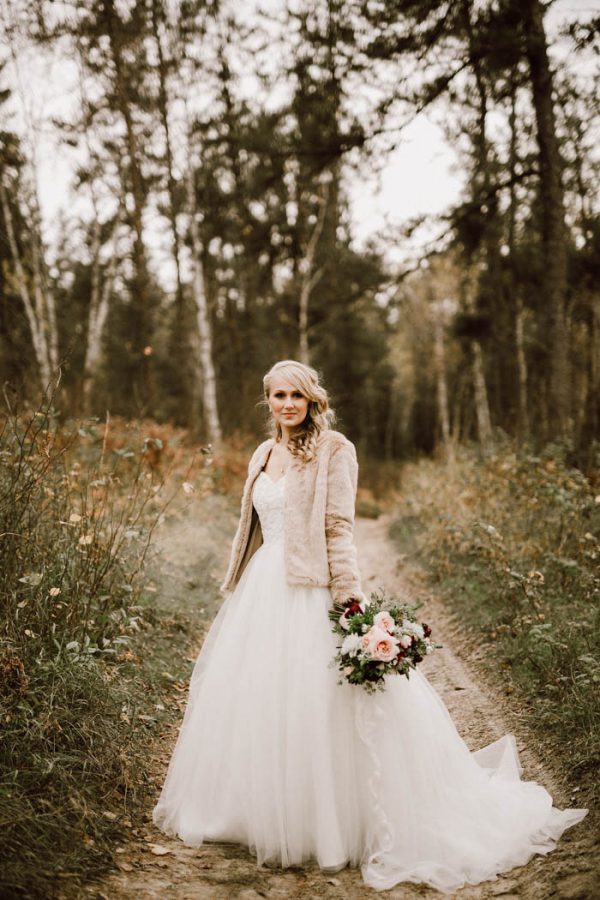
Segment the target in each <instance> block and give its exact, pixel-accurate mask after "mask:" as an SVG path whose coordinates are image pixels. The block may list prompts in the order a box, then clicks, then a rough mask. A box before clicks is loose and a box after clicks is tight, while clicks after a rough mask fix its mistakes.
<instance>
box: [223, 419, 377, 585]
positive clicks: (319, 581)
mask: <svg viewBox="0 0 600 900" xmlns="http://www.w3.org/2000/svg"><path fill="white" fill-rule="evenodd" d="M274 443H275V440H274V438H269V439H268V440H266V441H263V442H262V444H259V446H258V447H257V448H256V450H255V451H254V453H253V454H252V458H251V459H250V463H249V465H248V477H247V479H246V483H245V485H244V490H243V493H242V502H241V515H240V520H239V524H238V528H237V531H236V534H235V537H234V539H233V545H232V548H231V557H230V560H229V566H228V569H227V574H226V576H225V580H224V581H223V583H222V584H221V587H220V590H221V592H222V593H226V592H227V591H231V590H233V589H234V587H235V586H236V584H237V582H238V581H239V579H240V577H241V574H242V572H243V571H244V568H245V567H246V565H247V564H248V561H249V560H250V558H251V557H252V555H253V553H254V552H255V551H256V550H257V549H258V547H260V545H261V544H262V542H263V539H262V533H261V527H260V521H259V519H258V514H257V512H256V510H255V509H254V506H253V505H252V488H253V486H254V482H255V481H256V479H257V478H258V476H259V474H260V472H261V471H262V469H263V468H264V467H265V464H266V462H267V459H268V456H269V453H270V450H271V448H272V447H273V444H274ZM286 479H287V481H286V485H285V491H284V559H285V568H286V576H287V581H288V584H293V585H307V586H310V587H319V586H320V587H329V588H330V590H331V594H332V597H333V601H334V602H343V601H345V600H347V599H349V598H351V597H355V598H362V597H364V594H363V592H362V590H361V585H360V575H359V571H358V564H357V554H356V546H355V544H354V509H355V500H356V488H357V480H358V462H357V459H356V450H355V448H354V444H353V443H352V442H351V441H349V440H348V439H347V438H346V437H344V435H343V434H341V433H340V432H339V431H333V430H332V429H329V430H326V431H323V432H321V434H320V435H319V438H318V441H317V451H316V453H315V455H314V457H313V459H312V460H310V462H303V461H302V460H299V459H296V458H295V457H294V458H293V459H292V462H291V464H290V466H289V468H288V470H287V474H286Z"/></svg>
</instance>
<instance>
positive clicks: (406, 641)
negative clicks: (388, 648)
mask: <svg viewBox="0 0 600 900" xmlns="http://www.w3.org/2000/svg"><path fill="white" fill-rule="evenodd" d="M412 641H413V639H412V637H411V636H410V634H403V635H402V637H401V638H400V641H399V643H400V646H401V647H404V649H405V650H408V648H409V647H410V645H411V644H412Z"/></svg>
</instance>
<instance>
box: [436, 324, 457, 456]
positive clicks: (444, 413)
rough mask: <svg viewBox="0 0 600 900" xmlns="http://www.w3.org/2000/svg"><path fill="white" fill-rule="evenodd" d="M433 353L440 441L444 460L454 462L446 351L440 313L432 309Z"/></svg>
mask: <svg viewBox="0 0 600 900" xmlns="http://www.w3.org/2000/svg"><path fill="white" fill-rule="evenodd" d="M434 333H435V342H434V354H435V375H436V386H437V403H438V416H439V420H440V427H441V430H442V441H443V443H444V452H445V455H446V460H447V462H449V463H453V462H454V445H453V443H452V437H451V434H450V410H449V407H448V384H447V380H446V353H445V347H444V325H443V323H442V321H441V318H440V315H439V314H436V312H435V310H434Z"/></svg>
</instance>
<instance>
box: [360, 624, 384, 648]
mask: <svg viewBox="0 0 600 900" xmlns="http://www.w3.org/2000/svg"><path fill="white" fill-rule="evenodd" d="M384 637H387V632H386V631H383V629H382V628H378V627H377V625H371V627H370V628H369V630H368V631H367V632H366V633H365V634H363V636H362V640H361V645H362V648H363V650H366V651H367V653H370V652H371V650H372V647H373V646H374V645H375V644H376V643H377V641H380V640H381V639H382V638H384Z"/></svg>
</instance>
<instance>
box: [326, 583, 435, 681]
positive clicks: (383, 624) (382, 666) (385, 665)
mask: <svg viewBox="0 0 600 900" xmlns="http://www.w3.org/2000/svg"><path fill="white" fill-rule="evenodd" d="M417 609H418V604H415V605H412V606H411V605H408V604H406V603H401V602H400V601H398V600H396V599H395V598H393V597H390V598H387V597H386V596H385V593H384V592H383V591H381V592H379V593H377V592H376V591H374V592H373V593H372V594H371V596H370V598H369V599H367V598H365V599H363V600H360V601H359V600H347V601H346V602H345V603H341V604H340V603H336V604H334V605H333V607H332V608H331V609H330V611H329V617H330V619H331V620H332V622H333V630H334V633H335V634H336V636H337V637H338V647H339V649H338V652H337V653H336V655H335V656H334V658H333V659H332V661H331V665H332V666H334V665H337V667H338V668H339V670H340V672H341V674H342V675H343V676H344V678H345V680H346V681H348V682H349V683H350V684H360V685H362V687H364V689H365V690H366V691H368V692H369V693H373V692H374V691H376V690H383V689H384V688H385V676H386V675H391V674H397V675H406V677H407V678H408V676H409V674H410V670H411V669H414V668H415V667H416V665H417V663H420V662H421V660H422V659H423V657H424V656H426V655H427V654H429V653H432V652H433V650H434V649H435V648H437V647H439V646H440V644H434V643H433V641H432V640H431V628H430V627H429V625H427V624H426V623H425V622H422V623H419V622H417V620H416V618H415V612H416V610H417ZM344 678H341V679H340V681H339V684H343V682H344Z"/></svg>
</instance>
